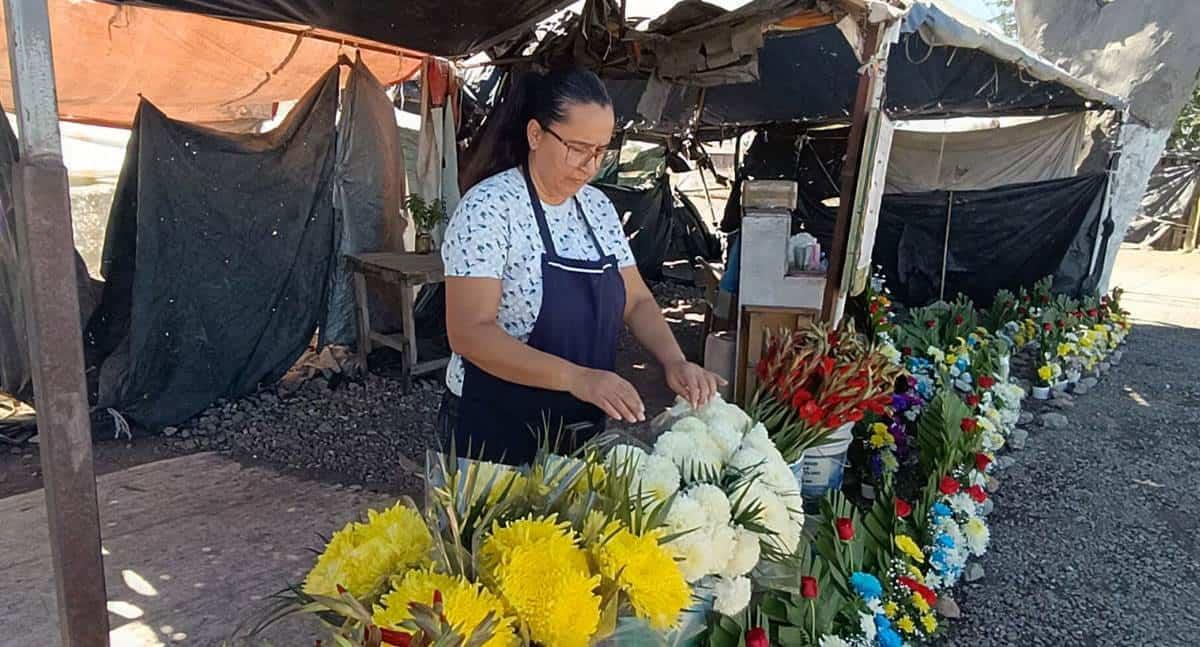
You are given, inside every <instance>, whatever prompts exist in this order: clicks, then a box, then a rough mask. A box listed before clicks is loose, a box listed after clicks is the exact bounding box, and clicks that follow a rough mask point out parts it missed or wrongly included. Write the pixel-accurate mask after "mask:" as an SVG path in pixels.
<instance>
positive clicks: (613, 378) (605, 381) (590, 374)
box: [568, 368, 646, 423]
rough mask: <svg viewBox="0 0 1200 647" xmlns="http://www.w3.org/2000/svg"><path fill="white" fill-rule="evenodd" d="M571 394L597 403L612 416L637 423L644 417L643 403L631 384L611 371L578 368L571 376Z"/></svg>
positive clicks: (644, 406)
mask: <svg viewBox="0 0 1200 647" xmlns="http://www.w3.org/2000/svg"><path fill="white" fill-rule="evenodd" d="M568 391H570V393H571V395H573V396H575V397H576V398H579V399H580V400H583V401H584V402H587V403H589V404H594V405H596V406H597V407H600V409H602V410H603V411H604V413H606V414H608V417H610V418H612V419H613V420H622V421H624V422H628V423H638V422H642V421H644V420H645V419H646V405H645V404H642V398H641V396H639V395H638V392H637V389H635V388H633V385H632V384H630V383H629V382H628V381H626V380H625V379H624V378H622V377H620V376H619V375H617V374H616V373H613V372H611V371H599V370H595V369H590V368H579V370H578V371H575V374H574V375H573V376H572V378H571V380H570V386H569V388H568Z"/></svg>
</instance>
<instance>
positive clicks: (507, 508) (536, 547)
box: [269, 448, 692, 647]
mask: <svg viewBox="0 0 1200 647" xmlns="http://www.w3.org/2000/svg"><path fill="white" fill-rule="evenodd" d="M645 468H646V466H644V465H643V466H639V465H637V464H634V463H632V462H630V461H624V460H609V461H605V460H603V459H602V458H601V457H600V455H599V452H598V451H596V450H595V448H589V449H588V450H587V451H586V452H584V453H582V454H581V455H578V456H576V457H572V458H565V457H558V456H554V455H551V454H549V453H548V452H547V451H544V450H543V451H542V452H539V455H538V458H537V459H536V460H535V461H534V462H533V464H531V465H530V466H528V467H527V468H526V469H523V470H520V471H518V470H514V469H511V468H508V467H505V466H499V465H493V464H487V463H475V462H469V461H458V460H455V459H449V458H443V459H440V460H438V461H437V466H436V470H435V475H434V477H433V479H432V480H431V487H430V490H429V496H428V499H429V500H428V501H427V503H426V507H425V509H424V510H420V509H418V508H417V507H416V506H415V505H413V504H412V503H411V502H407V501H401V502H399V503H397V504H396V505H394V506H393V507H391V508H389V509H387V510H385V511H370V512H368V514H367V518H366V520H365V521H362V522H353V523H350V524H348V525H347V526H346V527H344V528H342V529H341V530H339V531H338V532H336V533H334V535H333V536H332V537H331V538H330V540H329V542H328V543H327V544H326V546H325V549H324V550H323V551H322V552H321V554H320V555H319V557H318V558H317V563H316V565H315V566H314V567H313V569H312V571H311V572H310V573H309V574H308V576H307V577H306V578H305V580H304V583H303V585H302V586H299V587H296V588H295V589H294V590H293V591H292V597H291V598H290V599H289V600H287V601H285V602H284V604H283V606H282V607H281V609H280V613H279V614H278V615H276V616H273V617H272V618H270V619H269V621H274V620H277V619H279V618H280V617H283V616H285V615H287V614H289V613H308V614H315V615H316V616H317V617H318V618H320V619H321V620H322V621H323V622H324V623H325V624H326V626H327V627H328V628H329V630H330V631H331V633H332V634H333V636H334V640H335V641H336V643H337V644H342V645H365V646H369V647H378V646H382V645H396V646H407V645H410V644H411V645H432V644H437V645H482V646H488V647H500V646H503V645H527V644H538V645H544V646H545V647H550V646H558V645H566V646H573V645H577V646H580V647H583V646H586V645H590V644H594V643H595V642H596V641H598V640H601V639H605V638H610V639H620V638H621V637H622V636H628V635H653V636H660V637H661V636H667V635H671V636H678V635H679V632H680V629H679V624H680V621H681V619H682V618H683V617H684V616H683V612H684V611H685V610H686V609H688V607H689V606H690V605H691V604H692V588H691V587H690V586H689V585H688V582H687V579H686V578H685V575H684V571H683V568H682V566H683V564H682V563H681V562H679V561H677V560H678V559H679V553H678V552H677V550H676V549H675V547H674V546H672V545H671V544H670V541H671V539H672V537H671V536H670V534H669V531H668V529H667V527H666V526H665V525H664V521H665V519H666V516H667V511H668V509H669V507H670V504H671V498H672V497H671V496H670V495H668V496H667V498H666V500H659V499H658V498H657V497H655V496H647V497H630V496H629V493H630V491H631V489H632V490H633V491H638V488H639V486H638V485H637V484H636V483H638V482H639V475H640V474H644V471H643V470H644V469H645ZM434 483H440V485H436V486H434Z"/></svg>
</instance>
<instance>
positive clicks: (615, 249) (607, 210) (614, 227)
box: [588, 187, 637, 268]
mask: <svg viewBox="0 0 1200 647" xmlns="http://www.w3.org/2000/svg"><path fill="white" fill-rule="evenodd" d="M588 189H589V191H588V202H590V203H592V206H593V208H594V210H593V211H592V213H595V214H597V215H598V222H595V223H594V226H595V228H596V237H597V238H599V239H600V240H601V241H602V242H603V244H604V249H605V251H606V252H608V253H610V254H612V255H613V256H616V257H617V265H618V266H620V267H622V268H626V267H632V266H634V265H637V260H636V259H634V257H633V250H632V249H630V248H629V238H628V237H627V236H626V235H625V227H624V226H623V225H622V224H621V216H619V215H618V214H617V208H616V207H615V206H613V203H612V200H609V199H608V196H606V195H604V192H603V191H601V190H599V189H597V188H595V187H588Z"/></svg>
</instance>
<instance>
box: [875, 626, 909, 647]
mask: <svg viewBox="0 0 1200 647" xmlns="http://www.w3.org/2000/svg"><path fill="white" fill-rule="evenodd" d="M878 640H879V644H880V645H881V646H882V647H903V645H904V641H903V640H901V639H900V634H898V633H896V632H895V631H894V630H892V629H888V630H887V631H880V632H879V636H878Z"/></svg>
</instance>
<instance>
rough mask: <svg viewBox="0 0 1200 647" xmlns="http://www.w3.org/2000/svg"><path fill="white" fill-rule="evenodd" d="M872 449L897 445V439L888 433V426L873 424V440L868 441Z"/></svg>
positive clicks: (880, 423) (879, 423)
mask: <svg viewBox="0 0 1200 647" xmlns="http://www.w3.org/2000/svg"><path fill="white" fill-rule="evenodd" d="M868 442H869V443H870V444H871V448H872V449H882V448H884V447H891V446H893V445H895V442H896V441H895V439H894V438H892V435H891V434H890V433H888V428H887V425H885V424H883V423H882V422H876V423H872V424H871V438H870V439H869V440H868Z"/></svg>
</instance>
